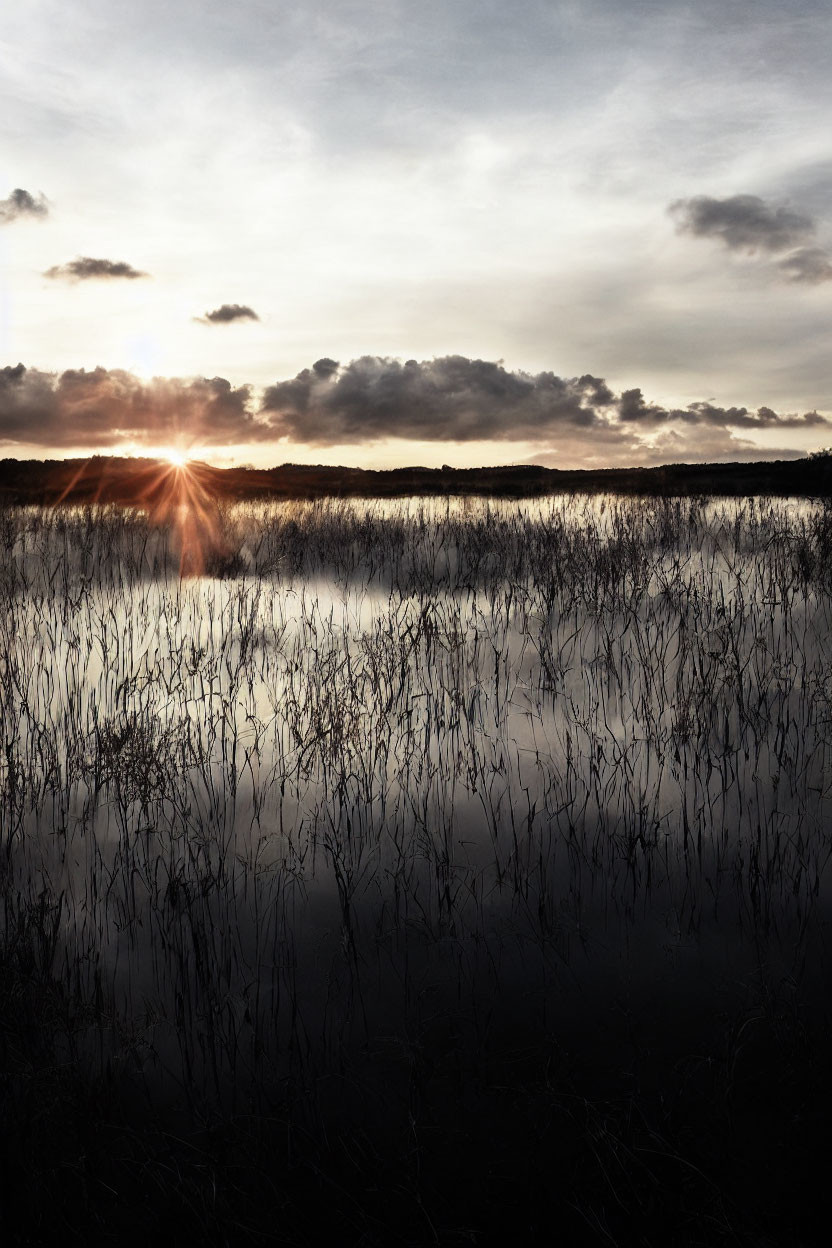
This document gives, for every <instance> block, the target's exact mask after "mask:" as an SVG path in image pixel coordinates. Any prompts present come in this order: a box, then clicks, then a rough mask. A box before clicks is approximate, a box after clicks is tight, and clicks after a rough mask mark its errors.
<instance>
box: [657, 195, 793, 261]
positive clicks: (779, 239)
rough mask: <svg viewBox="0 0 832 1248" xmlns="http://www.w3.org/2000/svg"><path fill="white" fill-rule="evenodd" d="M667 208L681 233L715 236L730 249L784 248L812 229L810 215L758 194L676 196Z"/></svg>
mask: <svg viewBox="0 0 832 1248" xmlns="http://www.w3.org/2000/svg"><path fill="white" fill-rule="evenodd" d="M670 212H671V213H672V214H673V216H674V217H675V218H676V221H677V229H678V230H679V232H680V233H681V234H693V235H694V236H695V237H697V238H715V239H718V240H719V241H720V242H723V243H724V244H725V246H726V247H728V248H729V249H730V250H731V251H748V252H758V251H765V252H778V251H787V250H788V249H789V248H791V247H797V246H799V245H800V244H801V243H805V242H806V240H807V239H810V238H812V237H813V235H814V233H815V223H814V221H813V220H812V218H811V217H810V216H808V215H806V214H805V213H802V212H793V211H792V210H791V209H789V208H782V207H781V208H774V207H772V205H770V204H767V203H766V201H765V200H764V199H760V197H759V196H758V195H731V196H729V198H728V199H712V198H711V197H710V195H696V196H694V198H693V199H677V200H676V201H675V202H674V203H672V204H671V205H670Z"/></svg>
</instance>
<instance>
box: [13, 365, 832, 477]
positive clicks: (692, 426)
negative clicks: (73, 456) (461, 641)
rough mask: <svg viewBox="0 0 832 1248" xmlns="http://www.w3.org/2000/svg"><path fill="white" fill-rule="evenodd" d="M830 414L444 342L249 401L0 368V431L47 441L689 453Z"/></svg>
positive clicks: (200, 388)
mask: <svg viewBox="0 0 832 1248" xmlns="http://www.w3.org/2000/svg"><path fill="white" fill-rule="evenodd" d="M829 424H830V422H829V421H828V420H827V419H826V418H825V417H823V416H821V415H819V413H818V412H807V413H805V414H804V415H802V416H798V415H788V414H786V415H780V414H778V413H777V412H775V411H773V410H772V409H771V408H769V407H760V408H758V409H757V410H756V411H749V409H748V408H745V407H727V408H726V407H719V406H717V405H716V404H714V403H712V402H710V401H702V402H698V403H691V404H690V405H689V406H687V407H685V408H665V407H662V406H661V405H659V404H657V403H650V402H648V401H647V400H646V399H645V398H644V395H643V394H642V392H641V390H640V389H637V388H635V389H630V390H625V391H623V392H622V393H621V394H620V395H615V394H614V393H613V392H612V391H611V390H610V388H609V386H608V385H607V384H606V382H605V381H604V380H603V379H602V378H600V377H595V376H593V375H592V374H590V373H586V374H584V375H583V376H581V377H573V378H563V377H558V376H557V375H556V374H554V373H550V372H544V373H536V374H531V373H524V372H517V371H510V370H509V369H507V368H505V367H504V365H503V364H501V363H491V362H489V361H486V360H470V359H467V358H466V357H464V356H456V355H455V356H445V357H443V358H440V359H435V360H423V361H421V362H417V361H416V360H407V361H405V362H402V361H401V360H396V359H388V358H380V357H377V356H363V357H362V358H360V359H357V360H353V361H351V362H350V363H349V364H339V363H338V362H337V361H335V360H333V359H329V358H328V357H324V358H322V359H319V360H317V361H316V362H315V363H314V364H313V365H312V367H311V368H307V369H303V371H302V372H300V373H298V375H297V376H296V377H293V378H291V379H288V380H285V381H279V382H277V383H275V385H273V386H270V387H269V388H268V389H267V390H266V391H265V392H264V394H263V396H262V399H261V401H260V403H259V404H258V403H257V402H256V401H255V398H254V396H253V394H252V389H251V387H250V386H236V387H235V386H232V385H231V383H230V382H229V381H227V380H226V379H225V378H223V377H214V378H211V379H209V378H193V379H190V380H179V379H176V378H173V379H166V378H155V379H154V380H152V381H142V380H141V379H139V378H137V377H135V376H134V375H133V374H132V373H127V372H124V371H122V370H119V369H111V370H108V369H104V368H96V369H93V370H91V371H85V370H83V369H78V370H69V371H67V372H64V373H61V374H55V373H46V372H41V371H40V370H38V369H27V368H25V367H24V366H23V365H22V364H18V365H17V366H16V367H14V368H4V369H0V442H5V443H7V444H14V443H20V444H28V445H34V446H43V447H54V448H56V449H68V448H70V447H90V448H92V447H100V448H102V449H106V448H112V447H118V446H119V444H121V443H123V442H125V441H131V442H137V443H139V444H144V445H147V446H153V445H159V444H160V443H166V442H169V441H171V440H172V439H180V438H182V439H185V440H188V441H189V442H192V443H194V444H196V445H202V446H223V445H236V444H243V443H253V442H259V443H264V442H272V443H276V442H277V441H278V440H279V439H288V440H289V441H290V442H295V443H299V444H307V445H309V444H313V445H318V446H327V445H336V444H343V443H353V444H356V445H358V444H361V443H369V442H373V441H376V440H379V439H382V438H385V439H386V438H400V439H406V440H413V441H430V442H471V441H474V440H491V441H500V442H503V443H511V442H531V443H534V444H536V445H537V446H539V447H540V448H541V453H544V452H545V453H547V454H552V455H556V456H559V457H560V462H564V463H565V462H566V461H567V459H570V460H572V461H573V462H579V461H582V462H585V463H587V464H589V463H598V464H603V463H604V462H608V463H613V462H618V463H623V462H631V463H636V462H644V461H645V457H646V456H648V455H650V454H652V451H651V449H650V448H651V446H655V445H667V446H668V447H670V448H675V447H677V446H685V447H687V448H688V451H689V452H690V454H694V452H695V451H696V448H697V447H699V448H700V449H701V447H702V446H704V445H706V444H707V445H716V444H717V443H718V444H719V445H724V446H725V447H726V448H727V449H728V450H730V449H732V448H733V449H735V450H736V448H737V446H742V447H743V448H745V447H751V445H752V444H751V443H747V442H746V443H740V442H738V441H737V440H736V438H735V435H736V434H741V433H745V432H753V431H759V430H767V431H771V430H775V431H786V430H792V429H803V430H806V429H813V428H816V427H824V428H828V427H829ZM662 439H665V440H666V441H665V442H664V443H662ZM680 455H681V452H680ZM628 457H629V458H628ZM681 457H682V458H684V455H681ZM677 458H679V455H677Z"/></svg>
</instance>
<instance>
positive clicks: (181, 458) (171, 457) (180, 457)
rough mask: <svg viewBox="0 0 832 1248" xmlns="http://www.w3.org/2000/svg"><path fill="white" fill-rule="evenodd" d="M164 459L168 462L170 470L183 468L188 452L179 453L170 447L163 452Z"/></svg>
mask: <svg viewBox="0 0 832 1248" xmlns="http://www.w3.org/2000/svg"><path fill="white" fill-rule="evenodd" d="M164 458H165V459H166V460H167V461H168V463H169V464H170V465H171V467H172V468H184V467H185V465H186V464H187V462H188V452H187V451H180V450H178V449H177V448H176V447H171V448H170V449H169V450H166V451H165V452H164Z"/></svg>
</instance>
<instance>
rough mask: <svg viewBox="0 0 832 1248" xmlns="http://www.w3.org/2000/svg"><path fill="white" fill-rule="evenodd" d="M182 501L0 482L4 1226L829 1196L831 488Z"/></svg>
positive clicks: (810, 1232)
mask: <svg viewBox="0 0 832 1248" xmlns="http://www.w3.org/2000/svg"><path fill="white" fill-rule="evenodd" d="M186 511H187V506H186V505H185V504H183V506H182V507H181V508H178V509H175V510H174V509H170V508H167V509H164V508H163V509H160V510H159V513H158V515H157V517H156V519H155V520H153V519H152V517H151V514H150V513H149V512H148V510H138V509H131V508H116V507H113V506H93V507H79V506H73V507H68V506H63V507H57V508H53V509H44V508H39V507H18V508H6V509H5V510H0V722H2V741H1V742H0V746H2V752H1V753H0V1121H2V1131H0V1237H1V1238H2V1242H3V1243H4V1244H52V1243H61V1244H64V1243H69V1244H114V1245H115V1244H119V1245H120V1244H131V1243H141V1244H145V1243H146V1244H151V1243H153V1244H156V1243H164V1244H182V1245H189V1244H194V1243H201V1244H217V1245H220V1244H260V1243H262V1244H267V1243H275V1244H286V1245H304V1246H305V1245H310V1246H311V1245H317V1244H321V1243H337V1244H344V1245H356V1246H357V1245H367V1246H369V1245H378V1246H379V1248H381V1246H387V1245H403V1246H404V1245H413V1246H415V1245H431V1244H438V1245H464V1244H472V1243H475V1244H500V1245H503V1244H547V1245H548V1244H551V1243H562V1244H565V1245H572V1244H597V1245H609V1244H619V1245H651V1246H653V1245H655V1246H656V1248H665V1246H668V1245H679V1246H680V1248H681V1246H687V1245H732V1246H733V1245H743V1246H747V1248H766V1246H770V1248H774V1246H780V1245H783V1246H794V1248H797V1246H799V1245H813V1244H821V1243H826V1242H827V1237H828V1228H827V1226H826V1225H825V1222H826V1220H827V1208H826V1206H827V1203H828V1202H827V1200H826V1189H827V1184H828V1164H829V1143H828V1133H829V1122H830V1111H832V1060H831V1059H830V1054H831V1053H832V1034H831V1033H832V1027H831V1026H830V993H829V984H830V982H832V977H830V971H832V967H830V948H829V940H830V916H831V915H832V862H831V860H832V838H831V836H830V828H832V509H830V504H829V503H828V502H825V503H824V502H805V503H798V502H795V501H794V500H790V501H782V500H773V499H771V498H762V499H760V498H755V499H745V500H739V501H725V500H723V501H719V502H714V501H708V500H705V499H703V498H671V499H664V498H658V497H649V498H643V499H622V498H616V497H613V496H603V497H599V498H593V499H590V498H587V497H579V496H578V497H570V498H563V497H560V498H546V499H541V500H535V501H533V502H529V503H524V504H518V503H510V502H503V503H499V502H493V501H482V500H471V499H462V500H449V499H447V498H438V499H428V500H424V501H422V502H418V501H410V502H401V503H396V502H376V503H363V502H345V501H340V502H338V501H329V502H294V503H292V502H290V503H277V504H274V503H268V504H262V505H256V506H255V505H246V506H233V507H232V506H216V505H214V506H213V507H211V508H209V507H208V506H207V505H202V507H201V510H200V512H199V515H198V517H197V521H198V523H195V522H194V520H193V517H190V518H189V517H188V515H186V514H184V513H185V512H186ZM183 568H185V569H190V570H191V571H192V572H196V571H197V570H199V572H200V575H190V576H186V577H183V576H182V571H183Z"/></svg>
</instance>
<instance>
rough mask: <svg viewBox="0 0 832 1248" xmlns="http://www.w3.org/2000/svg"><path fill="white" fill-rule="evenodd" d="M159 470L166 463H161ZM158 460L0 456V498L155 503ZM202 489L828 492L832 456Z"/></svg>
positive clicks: (214, 484)
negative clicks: (41, 458)
mask: <svg viewBox="0 0 832 1248" xmlns="http://www.w3.org/2000/svg"><path fill="white" fill-rule="evenodd" d="M162 469H163V470H164V469H165V465H164V463H163V464H162ZM159 471H160V463H159V461H157V460H148V459H124V458H119V457H116V456H98V455H97V456H93V457H92V458H91V459H89V460H16V459H4V460H0V500H4V499H5V500H6V501H8V502H13V503H39V504H50V503H54V502H56V501H57V500H62V501H67V502H77V503H90V502H99V503H121V504H127V505H145V504H148V503H150V504H152V503H153V500H154V497H155V496H156V495H157V494H158V491H159ZM189 471H190V472H191V473H192V474H193V476H194V478H195V480H196V481H197V482H198V484H199V486H200V488H202V489H203V490H204V491H205V492H206V493H208V494H210V495H211V496H212V497H214V498H216V499H218V500H225V501H229V502H230V501H245V500H253V499H267V498H271V499H280V498H323V497H327V496H332V497H341V498H404V497H414V496H433V495H470V496H481V497H495V498H532V497H539V496H542V495H545V494H552V493H562V492H574V493H617V494H635V495H639V494H640V495H652V496H654V497H656V496H659V497H678V496H689V495H696V494H700V495H701V494H711V495H723V496H734V497H743V496H749V495H754V494H760V495H763V494H765V495H769V496H778V495H779V496H781V497H782V496H793V497H814V498H818V497H829V496H830V494H832V455H830V454H829V452H819V453H815V454H814V455H812V456H807V457H806V458H805V459H796V460H778V461H774V462H763V463H737V464H669V465H667V466H665V467H663V468H608V469H597V470H591V471H577V470H576V471H563V470H560V469H554V468H542V467H537V466H534V465H526V466H523V465H520V466H509V467H503V468H449V467H443V468H394V469H389V470H387V471H375V470H365V469H362V468H339V467H327V466H325V465H313V466H311V467H307V466H304V465H300V464H284V465H282V466H281V467H279V468H268V469H259V468H250V467H245V468H213V467H211V466H210V465H208V464H202V463H193V464H191V466H190V468H189Z"/></svg>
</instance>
